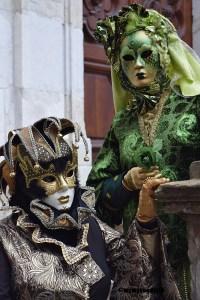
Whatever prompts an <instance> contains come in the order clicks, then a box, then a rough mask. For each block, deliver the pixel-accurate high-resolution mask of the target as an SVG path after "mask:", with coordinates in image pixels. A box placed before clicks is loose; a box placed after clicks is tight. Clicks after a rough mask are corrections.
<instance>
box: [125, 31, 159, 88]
mask: <svg viewBox="0 0 200 300" xmlns="http://www.w3.org/2000/svg"><path fill="white" fill-rule="evenodd" d="M120 62H121V67H122V70H123V72H124V74H125V75H126V77H127V78H128V80H129V81H130V83H131V84H132V85H133V86H134V87H136V88H143V87H148V86H150V84H151V83H152V82H154V81H155V79H156V75H157V73H158V70H159V69H160V62H159V54H158V50H157V49H156V47H155V46H153V44H152V40H151V38H150V37H149V36H148V35H147V34H146V33H145V31H144V30H139V31H136V32H134V33H131V34H129V35H128V36H127V37H125V38H124V40H123V41H122V43H121V49H120Z"/></svg>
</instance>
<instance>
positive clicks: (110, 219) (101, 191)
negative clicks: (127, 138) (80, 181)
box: [87, 119, 138, 226]
mask: <svg viewBox="0 0 200 300" xmlns="http://www.w3.org/2000/svg"><path fill="white" fill-rule="evenodd" d="M114 122H115V119H114V121H113V124H112V126H111V129H110V131H109V132H108V134H107V136H106V138H105V141H104V144H103V147H102V148H101V150H100V152H99V154H98V157H97V159H96V161H95V163H94V165H93V168H92V171H91V172H90V175H89V177H88V181H87V184H88V185H89V186H93V187H95V188H96V210H97V215H98V216H99V217H100V218H101V219H102V220H103V221H105V222H106V223H107V224H109V225H111V226H112V225H113V224H120V223H121V220H122V214H123V208H124V207H125V206H126V204H127V203H128V201H129V200H130V199H131V198H134V197H138V191H129V190H127V189H126V188H125V187H124V186H123V184H122V179H123V176H124V174H125V172H126V171H127V170H122V167H121V165H120V153H119V143H118V140H117V138H116V136H115V131H114Z"/></svg>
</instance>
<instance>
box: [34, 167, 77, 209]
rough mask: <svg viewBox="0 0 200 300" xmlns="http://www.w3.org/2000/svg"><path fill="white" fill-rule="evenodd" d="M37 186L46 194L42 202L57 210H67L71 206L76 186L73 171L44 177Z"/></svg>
mask: <svg viewBox="0 0 200 300" xmlns="http://www.w3.org/2000/svg"><path fill="white" fill-rule="evenodd" d="M38 185H39V186H40V187H42V188H43V189H44V190H45V192H46V195H47V196H46V197H45V198H43V199H42V201H43V202H44V203H46V204H48V205H49V206H51V207H53V208H56V209H57V210H67V209H69V208H70V207H71V206H72V203H73V200H74V193H75V189H74V187H75V186H76V178H75V175H74V170H70V171H64V172H62V173H60V174H55V175H50V176H45V177H43V178H42V179H40V180H38Z"/></svg>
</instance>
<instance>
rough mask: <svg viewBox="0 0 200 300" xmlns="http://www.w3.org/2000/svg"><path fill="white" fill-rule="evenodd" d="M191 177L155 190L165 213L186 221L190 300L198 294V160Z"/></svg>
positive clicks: (199, 267)
mask: <svg viewBox="0 0 200 300" xmlns="http://www.w3.org/2000/svg"><path fill="white" fill-rule="evenodd" d="M190 174H191V176H190V177H191V179H190V180H185V181H178V182H171V183H167V184H164V185H162V186H161V187H160V188H159V189H158V191H157V192H156V198H157V201H158V202H160V203H161V204H162V210H163V211H164V212H165V213H170V214H179V215H181V216H183V217H184V219H185V221H186V223H187V239H188V256H189V259H190V270H191V275H192V278H191V289H192V294H191V296H192V300H199V295H200V161H198V162H193V163H192V164H191V167H190Z"/></svg>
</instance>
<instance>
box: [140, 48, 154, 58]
mask: <svg viewBox="0 0 200 300" xmlns="http://www.w3.org/2000/svg"><path fill="white" fill-rule="evenodd" d="M151 55H152V51H151V50H146V51H144V52H143V53H142V54H141V57H142V58H149V57H150V56H151Z"/></svg>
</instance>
